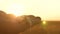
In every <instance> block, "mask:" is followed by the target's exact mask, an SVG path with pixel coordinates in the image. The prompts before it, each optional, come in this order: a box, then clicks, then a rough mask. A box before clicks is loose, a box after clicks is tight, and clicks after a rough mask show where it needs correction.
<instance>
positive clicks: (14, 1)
mask: <svg viewBox="0 0 60 34" xmlns="http://www.w3.org/2000/svg"><path fill="white" fill-rule="evenodd" d="M0 9H1V10H4V11H5V12H7V13H14V12H15V13H19V14H21V12H22V13H23V14H33V15H36V16H40V17H41V18H42V20H60V0H0Z"/></svg>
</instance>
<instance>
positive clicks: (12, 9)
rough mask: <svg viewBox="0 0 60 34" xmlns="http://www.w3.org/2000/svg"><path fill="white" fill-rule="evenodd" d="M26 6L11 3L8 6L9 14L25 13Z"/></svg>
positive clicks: (18, 14)
mask: <svg viewBox="0 0 60 34" xmlns="http://www.w3.org/2000/svg"><path fill="white" fill-rule="evenodd" d="M24 12H25V7H24V6H23V5H19V4H11V5H9V6H8V7H7V11H6V13H7V14H14V15H16V16H21V15H24Z"/></svg>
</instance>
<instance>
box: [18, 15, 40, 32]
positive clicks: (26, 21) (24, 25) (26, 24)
mask: <svg viewBox="0 0 60 34" xmlns="http://www.w3.org/2000/svg"><path fill="white" fill-rule="evenodd" d="M17 21H18V23H19V27H20V29H19V30H20V32H24V31H25V30H27V29H28V28H30V27H33V26H34V25H36V24H39V23H40V22H41V18H40V17H35V16H33V15H24V16H20V17H17Z"/></svg>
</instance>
